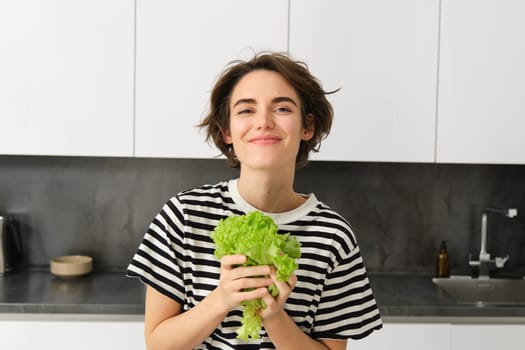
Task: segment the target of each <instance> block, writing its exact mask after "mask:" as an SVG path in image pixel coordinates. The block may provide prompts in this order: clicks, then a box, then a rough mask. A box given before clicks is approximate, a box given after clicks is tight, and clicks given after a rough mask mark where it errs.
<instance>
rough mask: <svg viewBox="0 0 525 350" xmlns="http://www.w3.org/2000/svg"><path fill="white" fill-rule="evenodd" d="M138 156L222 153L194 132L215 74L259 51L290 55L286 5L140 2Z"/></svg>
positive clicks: (235, 0)
mask: <svg viewBox="0 0 525 350" xmlns="http://www.w3.org/2000/svg"><path fill="white" fill-rule="evenodd" d="M136 35H137V39H136V40H137V51H136V57H137V62H136V119H135V122H136V128H135V155H136V156H137V157H181V158H210V157H214V156H216V155H217V154H218V153H219V151H218V150H217V149H216V148H215V147H209V146H208V145H207V144H206V143H205V142H204V134H203V133H201V132H200V131H199V129H198V128H196V127H195V125H196V124H198V123H199V122H200V121H201V120H202V118H203V117H204V114H205V112H206V108H207V107H208V100H209V95H210V90H211V88H212V85H213V83H214V81H215V78H216V77H217V75H218V74H219V73H220V72H221V71H222V70H223V69H224V68H225V66H226V64H227V63H228V62H230V61H232V60H234V59H239V58H250V57H252V56H253V53H254V52H256V51H262V50H273V51H281V52H285V51H286V50H287V39H288V3H287V2H286V1H281V0H270V1H260V2H256V1H242V0H222V1H215V0H197V1H159V0H155V1H145V0H143V1H140V0H139V1H137V34H136Z"/></svg>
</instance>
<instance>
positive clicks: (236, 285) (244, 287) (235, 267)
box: [216, 255, 282, 313]
mask: <svg viewBox="0 0 525 350" xmlns="http://www.w3.org/2000/svg"><path fill="white" fill-rule="evenodd" d="M245 262H246V256H244V255H225V256H223V257H222V258H221V274H220V278H219V285H218V286H217V289H216V293H217V294H218V296H219V298H218V299H219V300H220V302H221V303H223V307H224V310H223V311H224V312H225V313H227V312H229V311H230V310H231V309H234V308H236V307H237V306H239V305H240V304H241V302H243V301H246V300H252V299H257V298H261V297H264V296H265V295H267V294H268V291H267V287H268V286H270V285H272V284H273V283H274V280H273V279H274V277H266V276H268V275H270V276H271V271H270V267H269V266H267V265H261V266H246V267H244V266H239V265H242V264H244V263H245ZM274 275H275V270H274ZM281 283H282V282H281ZM268 295H269V294H268ZM272 299H273V298H272Z"/></svg>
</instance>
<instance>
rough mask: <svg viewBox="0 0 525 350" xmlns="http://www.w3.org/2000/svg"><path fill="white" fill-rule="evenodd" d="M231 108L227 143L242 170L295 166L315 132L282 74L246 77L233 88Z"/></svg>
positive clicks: (257, 73) (261, 73)
mask: <svg viewBox="0 0 525 350" xmlns="http://www.w3.org/2000/svg"><path fill="white" fill-rule="evenodd" d="M229 108H230V125H229V129H228V130H226V132H225V133H224V141H225V142H226V143H227V144H232V145H233V148H234V150H235V154H236V156H237V158H238V159H239V161H240V162H241V169H242V168H245V167H250V168H254V169H271V168H273V169H280V168H282V167H289V166H293V167H295V160H296V157H297V152H298V151H299V144H300V142H301V140H308V139H310V138H311V137H312V135H313V130H306V129H305V128H304V127H303V123H302V119H301V105H300V99H299V97H298V95H297V92H296V91H295V89H294V88H293V87H292V86H291V85H290V84H288V82H287V81H286V80H285V79H284V78H283V77H282V76H281V75H280V74H278V73H276V72H273V71H269V70H256V71H253V72H250V73H248V74H246V75H245V76H244V77H242V78H241V79H240V80H239V82H238V83H237V85H236V86H235V88H234V89H233V92H232V95H231V98H230V106H229Z"/></svg>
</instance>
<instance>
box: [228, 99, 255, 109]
mask: <svg viewBox="0 0 525 350" xmlns="http://www.w3.org/2000/svg"><path fill="white" fill-rule="evenodd" d="M241 103H255V99H254V98H241V99H239V100H237V102H235V103H234V104H233V106H232V108H233V107H235V106H237V105H240V104H241Z"/></svg>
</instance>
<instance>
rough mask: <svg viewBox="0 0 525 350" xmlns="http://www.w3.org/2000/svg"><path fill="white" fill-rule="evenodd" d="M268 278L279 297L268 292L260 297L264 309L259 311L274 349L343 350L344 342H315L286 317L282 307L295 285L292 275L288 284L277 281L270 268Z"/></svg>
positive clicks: (273, 269)
mask: <svg viewBox="0 0 525 350" xmlns="http://www.w3.org/2000/svg"><path fill="white" fill-rule="evenodd" d="M270 276H271V277H272V279H273V281H274V283H275V285H276V286H277V288H278V289H279V295H277V297H275V298H273V297H272V296H271V295H270V294H269V293H268V292H266V293H265V294H264V296H263V297H262V298H263V300H264V302H265V303H266V308H265V309H264V310H262V311H261V314H260V315H261V318H262V320H263V325H264V329H265V330H266V332H267V333H268V336H269V337H270V339H271V340H272V343H273V345H275V348H276V349H286V350H294V349H301V350H305V349H309V350H310V349H311V350H317V349H319V350H327V349H328V350H345V349H346V340H332V339H322V340H316V339H313V338H311V337H310V336H308V335H307V334H306V333H304V332H303V331H302V330H301V329H300V328H299V327H298V326H297V325H296V324H295V322H294V321H293V319H292V318H291V317H290V316H288V314H287V313H286V311H284V309H283V305H284V303H285V302H286V299H288V296H289V295H290V293H291V292H292V289H293V288H294V287H295V284H296V283H297V277H296V276H295V275H292V276H291V277H290V280H289V281H288V283H286V282H283V281H279V280H278V279H277V277H276V275H275V268H273V267H272V269H271V273H270Z"/></svg>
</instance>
